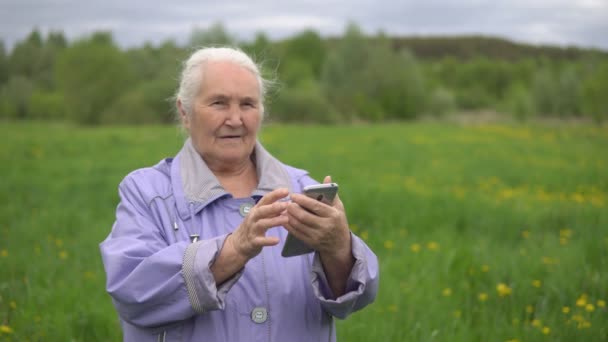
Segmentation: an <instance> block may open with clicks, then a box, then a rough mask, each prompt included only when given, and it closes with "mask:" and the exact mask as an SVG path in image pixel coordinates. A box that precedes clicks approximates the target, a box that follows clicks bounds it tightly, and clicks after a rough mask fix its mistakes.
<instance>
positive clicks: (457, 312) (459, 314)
mask: <svg viewBox="0 0 608 342" xmlns="http://www.w3.org/2000/svg"><path fill="white" fill-rule="evenodd" d="M452 315H453V316H454V318H460V317H462V311H460V310H454V312H453V313H452Z"/></svg>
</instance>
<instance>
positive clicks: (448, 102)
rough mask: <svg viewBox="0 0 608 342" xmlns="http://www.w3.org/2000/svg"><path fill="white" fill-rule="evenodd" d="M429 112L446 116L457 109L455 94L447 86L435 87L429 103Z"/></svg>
mask: <svg viewBox="0 0 608 342" xmlns="http://www.w3.org/2000/svg"><path fill="white" fill-rule="evenodd" d="M426 107H427V112H428V113H429V114H431V115H433V116H444V115H446V114H450V113H451V112H453V111H454V110H455V109H456V101H455V99H454V94H452V92H451V91H449V90H447V89H445V88H441V87H438V88H435V89H433V92H432V93H431V96H430V98H429V101H428V103H427V106H426Z"/></svg>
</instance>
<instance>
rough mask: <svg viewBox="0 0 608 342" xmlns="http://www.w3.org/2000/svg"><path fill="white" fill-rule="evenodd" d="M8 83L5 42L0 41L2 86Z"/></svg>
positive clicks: (0, 83) (0, 81)
mask: <svg viewBox="0 0 608 342" xmlns="http://www.w3.org/2000/svg"><path fill="white" fill-rule="evenodd" d="M6 81H8V56H7V54H6V49H5V47H4V41H3V40H2V39H0V86H1V85H2V84H4V83H6Z"/></svg>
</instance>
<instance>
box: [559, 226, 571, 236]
mask: <svg viewBox="0 0 608 342" xmlns="http://www.w3.org/2000/svg"><path fill="white" fill-rule="evenodd" d="M571 236H572V230H571V229H567V228H566V229H560V230H559V237H562V238H566V239H569V238H570V237H571Z"/></svg>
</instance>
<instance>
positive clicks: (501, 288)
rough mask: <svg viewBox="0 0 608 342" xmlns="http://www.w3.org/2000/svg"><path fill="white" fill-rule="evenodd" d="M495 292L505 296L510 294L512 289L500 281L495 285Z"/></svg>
mask: <svg viewBox="0 0 608 342" xmlns="http://www.w3.org/2000/svg"><path fill="white" fill-rule="evenodd" d="M496 292H498V295H499V296H501V297H506V296H508V295H510V294H511V292H512V290H511V288H510V287H509V286H507V285H506V284H503V283H500V284H498V285H496Z"/></svg>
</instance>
